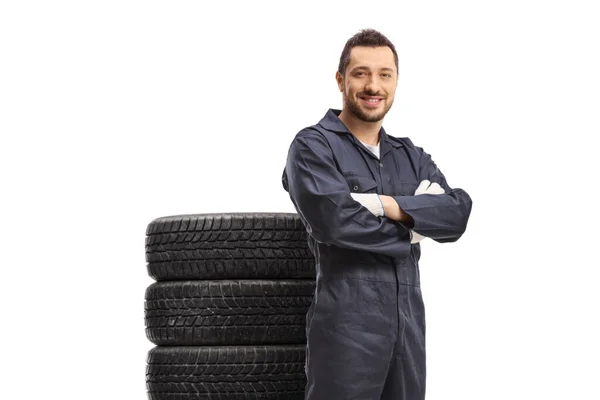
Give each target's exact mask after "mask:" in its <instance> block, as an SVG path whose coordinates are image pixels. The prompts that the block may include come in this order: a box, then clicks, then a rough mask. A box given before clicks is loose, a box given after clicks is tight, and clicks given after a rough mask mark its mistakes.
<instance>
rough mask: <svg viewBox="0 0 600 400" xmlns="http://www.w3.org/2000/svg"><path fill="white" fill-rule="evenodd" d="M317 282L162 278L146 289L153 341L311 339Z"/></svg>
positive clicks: (281, 341) (239, 342) (203, 342)
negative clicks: (311, 310) (308, 332)
mask: <svg viewBox="0 0 600 400" xmlns="http://www.w3.org/2000/svg"><path fill="white" fill-rule="evenodd" d="M314 289H315V282H314V281H313V280H304V279H302V280H299V279H295V280H276V281H268V280H239V281H198V280H197V281H172V282H156V283H153V284H151V285H150V286H149V287H148V288H147V289H146V296H145V297H146V302H145V321H146V335H147V337H148V339H149V340H150V341H151V342H152V343H154V344H157V345H163V346H164V345H167V346H189V345H258V344H260V345H263V344H295V343H306V333H305V329H306V312H307V311H308V307H309V306H310V303H311V301H312V298H313V293H314Z"/></svg>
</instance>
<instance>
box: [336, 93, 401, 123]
mask: <svg viewBox="0 0 600 400" xmlns="http://www.w3.org/2000/svg"><path fill="white" fill-rule="evenodd" d="M344 107H346V108H347V109H348V111H350V112H351V113H352V114H353V115H354V116H356V118H358V119H360V120H361V121H364V122H379V121H381V120H382V119H383V117H385V115H386V114H387V112H388V111H389V110H390V108H391V107H392V105H391V104H387V101H386V104H385V106H384V107H385V108H384V109H383V110H381V111H380V112H379V113H373V112H367V111H364V110H363V109H362V108H361V107H360V105H359V104H358V102H357V101H354V100H353V99H351V98H350V96H348V95H346V93H344Z"/></svg>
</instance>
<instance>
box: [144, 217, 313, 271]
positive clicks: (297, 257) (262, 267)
mask: <svg viewBox="0 0 600 400" xmlns="http://www.w3.org/2000/svg"><path fill="white" fill-rule="evenodd" d="M146 235H147V236H146V261H147V263H148V264H147V269H148V274H149V275H150V276H151V277H152V278H154V279H155V280H157V281H168V280H193V279H295V278H300V279H310V278H312V279H314V278H315V260H314V256H313V254H312V253H311V251H310V249H309V248H308V243H307V237H308V236H307V233H306V229H305V227H304V224H303V223H302V221H301V220H300V217H299V216H298V214H293V213H228V214H194V215H176V216H170V217H161V218H157V219H155V220H154V221H152V222H150V224H148V227H147V229H146Z"/></svg>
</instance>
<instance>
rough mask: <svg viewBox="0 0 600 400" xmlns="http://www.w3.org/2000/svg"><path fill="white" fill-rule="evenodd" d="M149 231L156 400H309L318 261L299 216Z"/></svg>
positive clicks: (242, 216)
mask: <svg viewBox="0 0 600 400" xmlns="http://www.w3.org/2000/svg"><path fill="white" fill-rule="evenodd" d="M146 235H147V236H146V261H147V267H148V273H149V275H150V276H151V277H152V278H153V279H155V280H156V282H155V283H152V284H151V285H150V286H149V287H148V288H147V290H146V296H145V299H146V301H145V323H146V334H147V337H148V339H149V340H150V341H151V342H153V343H154V344H156V345H157V346H156V347H154V348H153V349H151V350H150V351H149V353H148V358H147V369H146V383H147V388H148V397H149V399H151V400H184V399H185V400H191V399H194V400H200V399H223V400H226V399H227V400H228V399H256V400H258V399H261V400H262V399H287V400H293V399H303V398H304V386H305V383H306V376H305V373H304V360H305V345H306V336H305V324H306V322H305V321H306V319H305V317H306V312H307V311H308V307H309V306H310V303H311V301H312V296H313V293H314V288H315V265H314V257H313V255H312V253H311V252H310V250H309V248H308V245H307V242H306V235H307V234H306V229H305V228H304V225H303V224H302V222H301V220H300V219H299V217H298V215H297V214H291V213H228V214H195V215H179V216H170V217H162V218H158V219H155V220H154V221H152V222H151V223H150V224H149V225H148V227H147V231H146Z"/></svg>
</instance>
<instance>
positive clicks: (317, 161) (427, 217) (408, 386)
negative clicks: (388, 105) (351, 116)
mask: <svg viewBox="0 0 600 400" xmlns="http://www.w3.org/2000/svg"><path fill="white" fill-rule="evenodd" d="M340 112H341V111H340V110H335V109H330V110H328V112H327V113H326V114H325V116H324V117H323V119H321V121H320V122H319V123H318V124H316V125H313V126H310V127H307V128H305V129H303V130H301V131H300V132H298V133H297V135H296V136H295V138H294V140H293V141H292V143H291V145H290V149H289V153H288V156H287V162H286V166H285V169H284V171H283V176H282V182H283V187H284V189H285V190H286V191H288V192H289V195H290V198H291V200H292V202H293V203H294V206H295V208H296V210H297V212H298V214H299V216H300V218H301V220H302V221H303V223H304V225H305V226H306V229H307V232H308V246H309V247H310V249H311V251H312V252H313V253H314V255H315V260H316V270H317V277H316V289H315V294H314V299H313V302H312V304H311V306H310V308H309V310H308V313H307V316H306V336H307V354H306V368H305V370H306V375H307V386H306V397H305V399H306V400H337V399H339V400H350V399H356V400H380V399H382V400H392V399H394V400H420V399H424V398H425V376H426V371H425V310H424V304H423V298H422V295H421V289H420V283H419V266H418V264H419V258H420V254H421V250H420V244H418V243H417V244H412V245H411V243H410V229H411V228H412V229H413V230H414V231H415V232H418V233H420V234H422V235H424V236H426V237H428V238H431V239H432V240H435V241H436V242H439V243H447V242H454V241H456V240H458V239H459V238H460V236H461V235H462V234H463V233H464V232H465V229H466V227H467V222H468V219H469V216H470V213H471V205H472V203H471V198H470V196H469V195H468V194H467V192H466V191H464V190H463V189H458V188H455V189H453V188H451V187H449V186H448V183H447V182H446V178H445V177H444V175H443V174H442V172H441V171H440V170H439V169H438V168H437V166H436V164H435V163H434V162H433V160H432V159H431V156H430V155H429V154H427V153H426V152H425V151H423V149H422V148H421V147H417V146H415V145H414V144H413V143H412V141H411V140H410V139H409V138H406V137H403V138H397V137H393V136H388V135H387V134H386V132H385V130H384V129H383V128H381V130H380V159H377V157H376V156H375V155H374V154H373V153H372V152H370V151H369V150H368V149H367V148H366V147H365V146H364V145H363V144H362V143H361V142H360V141H359V140H358V139H357V138H356V137H355V136H354V135H352V134H351V133H350V132H349V131H348V129H347V128H346V126H345V125H344V124H343V123H342V122H341V120H340V119H339V117H338V116H339V114H340ZM424 179H428V180H430V181H431V182H437V183H438V184H439V185H440V186H441V187H442V188H444V190H445V193H444V194H437V195H434V194H422V195H418V196H414V193H415V190H416V188H417V186H418V185H419V183H420V182H421V181H422V180H424ZM351 192H355V193H379V194H383V195H388V196H392V197H393V198H394V199H395V200H396V201H397V202H398V204H399V205H400V207H401V208H402V209H403V210H404V211H405V212H406V213H407V214H409V215H410V216H411V217H412V219H413V220H414V225H410V226H409V225H407V224H405V223H401V222H396V221H393V220H391V219H389V218H386V217H382V218H380V217H377V216H375V215H373V214H372V213H371V212H370V211H369V210H368V209H367V208H365V207H363V206H362V205H361V204H360V203H358V202H357V201H355V200H354V199H353V198H352V197H351V195H350V193H351Z"/></svg>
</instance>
